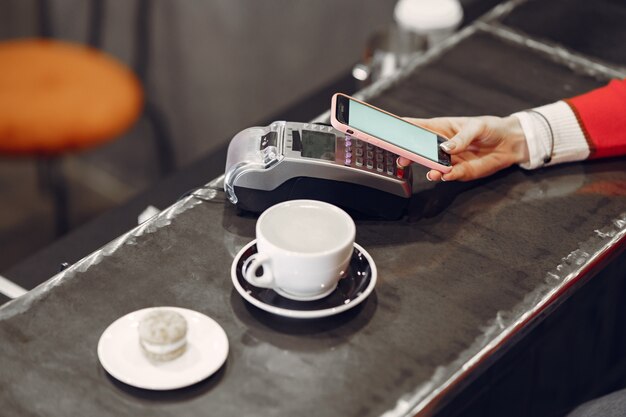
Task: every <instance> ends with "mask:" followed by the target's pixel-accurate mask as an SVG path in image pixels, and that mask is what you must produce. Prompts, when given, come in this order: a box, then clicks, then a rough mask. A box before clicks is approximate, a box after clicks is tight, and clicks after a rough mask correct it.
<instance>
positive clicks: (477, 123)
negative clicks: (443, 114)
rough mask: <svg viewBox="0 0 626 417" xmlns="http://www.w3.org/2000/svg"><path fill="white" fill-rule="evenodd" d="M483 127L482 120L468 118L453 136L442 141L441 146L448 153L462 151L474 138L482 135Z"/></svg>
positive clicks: (484, 125)
mask: <svg viewBox="0 0 626 417" xmlns="http://www.w3.org/2000/svg"><path fill="white" fill-rule="evenodd" d="M485 127H486V124H485V122H483V121H482V120H480V119H470V120H469V121H468V122H467V123H466V124H465V125H464V126H463V128H461V129H460V130H459V131H458V132H457V134H456V135H454V137H452V138H451V139H450V140H449V141H446V142H444V143H442V144H441V148H442V149H443V150H444V151H445V152H447V153H449V154H450V155H455V154H458V153H461V152H464V151H466V150H467V148H468V147H469V146H470V145H471V144H472V142H473V141H474V140H476V139H478V138H480V137H481V136H482V135H483V133H484V132H485Z"/></svg>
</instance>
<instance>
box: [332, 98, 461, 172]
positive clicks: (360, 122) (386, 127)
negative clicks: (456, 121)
mask: <svg viewBox="0 0 626 417" xmlns="http://www.w3.org/2000/svg"><path fill="white" fill-rule="evenodd" d="M339 100H340V103H339V105H338V106H337V115H336V117H337V119H338V120H339V121H340V122H342V123H344V124H346V125H349V126H351V127H353V128H355V129H357V130H360V131H361V132H364V133H367V134H368V135H371V136H374V137H377V138H379V139H381V140H383V141H385V142H389V143H391V144H393V145H395V146H398V147H400V148H402V149H405V150H407V151H409V152H411V153H415V154H418V155H420V156H423V157H425V158H428V159H430V160H431V161H434V162H437V163H440V164H443V165H450V156H449V155H448V154H446V153H445V152H443V151H441V149H440V148H439V144H440V143H441V142H443V141H444V139H443V138H442V137H441V136H439V135H437V134H435V133H433V132H431V131H429V130H426V129H422V128H420V127H418V126H415V125H414V124H412V123H409V122H407V121H405V120H402V119H400V118H397V117H394V116H391V115H389V114H387V113H384V112H381V111H378V110H377V109H375V108H372V107H370V106H367V105H364V104H362V103H359V102H358V101H354V100H350V99H349V98H347V97H345V96H339ZM345 106H347V108H346V107H345ZM342 119H343V120H342Z"/></svg>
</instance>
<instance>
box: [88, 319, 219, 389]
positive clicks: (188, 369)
mask: <svg viewBox="0 0 626 417" xmlns="http://www.w3.org/2000/svg"><path fill="white" fill-rule="evenodd" d="M157 308H166V309H169V310H173V311H176V312H177V313H179V314H181V315H182V316H183V317H184V318H185V320H187V349H186V350H185V353H183V354H182V355H181V356H179V357H178V358H176V359H174V360H171V361H168V362H159V363H156V362H151V361H149V360H148V358H147V357H146V356H145V355H144V354H143V352H142V350H141V347H140V346H139V333H138V332H137V327H138V326H139V321H140V320H141V319H142V318H143V317H144V315H145V314H147V313H149V312H150V311H152V310H155V309H157ZM227 356H228V338H227V337H226V333H225V332H224V329H222V327H221V326H220V325H219V324H218V323H217V322H216V321H215V320H213V319H212V318H210V317H208V316H205V315H204V314H202V313H199V312H197V311H193V310H188V309H186V308H179V307H152V308H144V309H142V310H137V311H134V312H132V313H129V314H127V315H125V316H123V317H121V318H119V319H117V320H116V321H114V322H113V323H112V324H111V325H110V326H109V327H107V329H106V330H105V331H104V332H103V333H102V336H100V341H99V342H98V358H99V359H100V363H101V364H102V367H103V368H104V369H105V370H106V371H107V372H108V373H109V374H111V375H112V376H113V377H115V378H116V379H118V380H120V381H122V382H124V383H125V384H128V385H132V386H134V387H138V388H144V389H151V390H171V389H177V388H183V387H186V386H189V385H193V384H195V383H197V382H200V381H202V380H203V379H206V378H208V377H209V376H210V375H212V374H213V373H214V372H215V371H217V370H218V369H219V368H220V367H221V366H222V364H223V363H224V361H225V360H226V357H227Z"/></svg>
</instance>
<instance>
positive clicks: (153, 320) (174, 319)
mask: <svg viewBox="0 0 626 417" xmlns="http://www.w3.org/2000/svg"><path fill="white" fill-rule="evenodd" d="M138 331H139V344H140V345H141V348H142V350H143V352H144V353H145V355H146V356H147V357H148V358H149V359H151V360H154V361H159V362H165V361H171V360H173V359H176V358H177V357H179V356H181V355H182V354H183V353H185V349H186V348H187V321H186V320H185V318H184V317H183V316H182V315H181V314H179V313H177V312H175V311H173V310H170V309H167V308H159V309H155V310H153V311H151V312H149V313H147V314H146V315H145V316H144V317H143V318H142V319H141V321H140V322H139V328H138Z"/></svg>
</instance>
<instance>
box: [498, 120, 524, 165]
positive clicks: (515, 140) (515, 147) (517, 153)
mask: <svg viewBox="0 0 626 417" xmlns="http://www.w3.org/2000/svg"><path fill="white" fill-rule="evenodd" d="M502 123H503V133H502V134H503V139H504V140H505V141H506V142H507V144H508V145H509V147H510V150H511V153H512V155H513V158H514V162H513V163H515V164H524V163H527V162H528V161H529V159H530V154H529V152H528V143H527V142H526V135H525V134H524V129H523V128H522V124H521V123H520V121H519V119H518V118H517V117H515V116H513V115H511V116H507V117H503V118H502Z"/></svg>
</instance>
